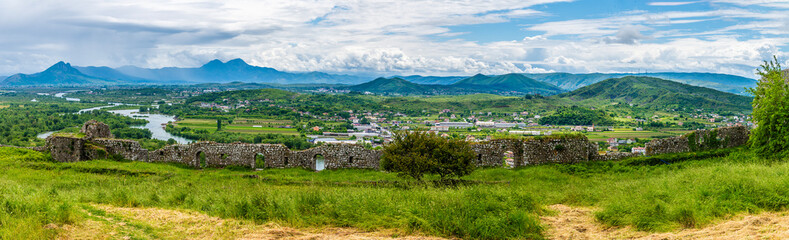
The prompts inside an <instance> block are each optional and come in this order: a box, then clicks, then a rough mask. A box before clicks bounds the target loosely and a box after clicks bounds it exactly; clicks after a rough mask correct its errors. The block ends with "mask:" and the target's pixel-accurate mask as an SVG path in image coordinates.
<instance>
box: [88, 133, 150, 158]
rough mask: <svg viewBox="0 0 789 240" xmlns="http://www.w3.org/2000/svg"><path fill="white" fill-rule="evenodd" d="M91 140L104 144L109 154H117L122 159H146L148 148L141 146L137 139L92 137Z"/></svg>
mask: <svg viewBox="0 0 789 240" xmlns="http://www.w3.org/2000/svg"><path fill="white" fill-rule="evenodd" d="M91 141H92V142H94V143H96V144H99V145H101V146H104V149H105V150H106V151H107V153H109V154H118V155H120V156H122V157H123V158H124V159H128V160H132V161H142V162H147V161H148V155H149V153H148V150H147V149H144V148H142V146H140V143H139V142H137V141H134V140H125V139H109V138H101V139H93V140H91Z"/></svg>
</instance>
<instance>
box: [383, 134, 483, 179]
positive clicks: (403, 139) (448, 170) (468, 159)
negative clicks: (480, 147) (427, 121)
mask: <svg viewBox="0 0 789 240" xmlns="http://www.w3.org/2000/svg"><path fill="white" fill-rule="evenodd" d="M473 159H474V151H472V150H471V147H470V146H469V144H468V142H466V141H464V140H458V139H445V138H442V137H440V136H438V135H436V134H433V133H425V132H411V133H406V132H400V133H396V134H395V136H394V139H393V141H392V143H390V144H388V145H386V146H385V147H384V151H383V156H382V157H381V168H382V169H384V170H386V171H391V172H397V173H399V174H400V175H401V176H410V177H413V178H414V179H416V180H418V181H422V177H423V176H424V175H425V174H438V175H439V176H441V180H445V179H448V178H453V177H454V178H460V177H462V176H465V175H468V174H469V173H471V172H472V171H473V170H474V163H473Z"/></svg>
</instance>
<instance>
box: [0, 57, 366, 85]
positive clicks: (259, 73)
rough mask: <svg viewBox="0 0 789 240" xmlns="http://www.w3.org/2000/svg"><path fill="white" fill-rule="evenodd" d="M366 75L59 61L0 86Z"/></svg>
mask: <svg viewBox="0 0 789 240" xmlns="http://www.w3.org/2000/svg"><path fill="white" fill-rule="evenodd" d="M364 80H365V79H364V78H361V77H358V76H351V75H333V74H327V73H322V72H305V73H291V72H282V71H278V70H276V69H273V68H266V67H257V66H252V65H249V64H247V63H246V62H244V60H241V59H233V60H230V61H227V62H224V63H223V62H222V61H219V60H213V61H210V62H208V63H206V64H205V65H203V66H201V67H199V68H177V67H168V68H158V69H149V68H139V67H134V66H123V67H119V68H109V67H77V66H71V64H68V63H64V62H58V63H56V64H55V65H53V66H52V67H50V68H48V69H46V70H44V71H43V72H40V73H35V74H29V75H27V74H16V75H13V76H11V77H8V78H6V79H5V80H3V81H2V82H0V86H96V85H137V84H168V85H169V84H199V83H228V82H235V81H244V82H256V83H278V84H298V83H346V84H348V83H360V82H363V81H364Z"/></svg>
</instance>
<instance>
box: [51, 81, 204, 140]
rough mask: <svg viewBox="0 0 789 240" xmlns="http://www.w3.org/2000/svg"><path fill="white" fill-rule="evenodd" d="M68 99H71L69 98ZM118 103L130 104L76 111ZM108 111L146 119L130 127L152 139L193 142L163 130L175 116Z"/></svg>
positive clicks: (133, 110)
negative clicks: (142, 122)
mask: <svg viewBox="0 0 789 240" xmlns="http://www.w3.org/2000/svg"><path fill="white" fill-rule="evenodd" d="M65 94H66V93H58V94H55V96H56V97H61V98H62V97H64V96H63V95H65ZM66 99H67V100H68V99H69V98H66ZM72 99H76V98H72ZM69 101H72V100H69ZM76 101H79V99H77V100H76ZM119 105H131V104H123V103H110V105H107V106H100V107H93V108H86V109H82V110H79V111H78V112H77V113H84V112H88V111H93V110H99V109H102V108H108V107H114V106H119ZM109 112H111V113H116V114H120V115H123V116H127V117H131V118H136V119H145V120H148V123H147V124H145V125H143V126H132V127H133V128H140V129H148V130H149V131H151V134H152V135H151V138H153V139H159V140H163V141H167V140H168V139H171V138H172V139H174V140H175V141H176V142H178V143H181V144H187V143H191V142H193V141H192V140H190V139H187V138H183V137H179V136H175V135H172V134H170V133H168V132H167V131H164V126H165V125H166V124H167V123H168V122H175V121H176V119H175V116H170V115H164V114H149V113H139V112H138V110H137V109H128V110H110V111H109ZM55 132H57V131H51V132H45V133H41V134H38V135H37V137H38V138H42V139H45V138H47V137H49V135H52V134H53V133H55Z"/></svg>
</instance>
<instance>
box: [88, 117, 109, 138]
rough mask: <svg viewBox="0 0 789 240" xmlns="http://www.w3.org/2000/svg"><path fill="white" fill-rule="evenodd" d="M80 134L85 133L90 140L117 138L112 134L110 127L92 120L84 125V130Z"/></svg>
mask: <svg viewBox="0 0 789 240" xmlns="http://www.w3.org/2000/svg"><path fill="white" fill-rule="evenodd" d="M80 132H82V133H85V137H86V138H89V139H93V138H115V136H113V135H112V132H110V126H108V125H107V124H105V123H103V122H97V121H96V120H90V121H87V122H86V123H85V125H82V129H81V130H80Z"/></svg>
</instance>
